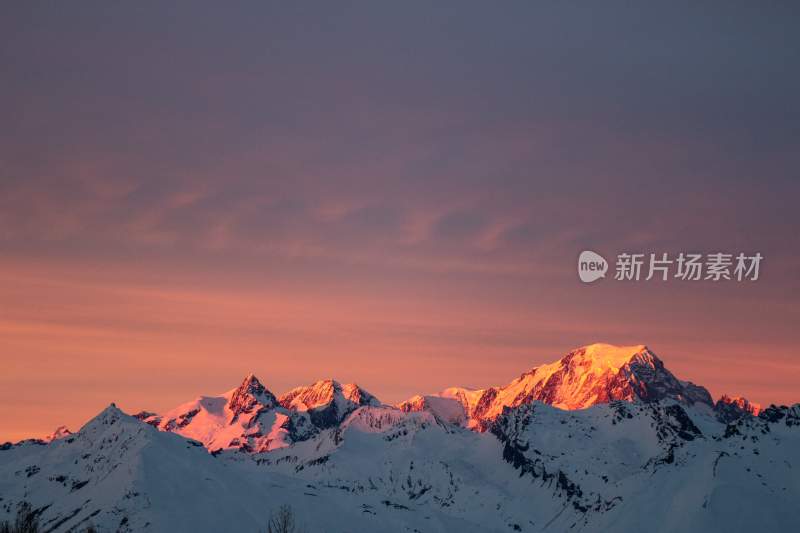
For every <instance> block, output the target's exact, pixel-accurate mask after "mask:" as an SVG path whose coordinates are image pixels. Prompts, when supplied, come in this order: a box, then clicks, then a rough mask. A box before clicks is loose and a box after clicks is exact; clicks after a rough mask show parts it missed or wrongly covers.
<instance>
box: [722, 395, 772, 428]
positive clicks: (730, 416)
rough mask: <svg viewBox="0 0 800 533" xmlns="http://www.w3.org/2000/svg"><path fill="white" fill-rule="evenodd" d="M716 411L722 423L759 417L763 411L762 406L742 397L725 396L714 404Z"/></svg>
mask: <svg viewBox="0 0 800 533" xmlns="http://www.w3.org/2000/svg"><path fill="white" fill-rule="evenodd" d="M714 411H715V412H716V413H717V418H718V419H719V420H720V422H725V423H730V422H733V421H734V420H738V419H739V418H741V417H743V416H747V415H750V416H758V415H759V413H761V412H762V411H763V409H762V408H761V405H759V404H757V403H752V402H750V400H748V399H747V398H742V397H741V396H734V397H730V396H728V395H726V394H723V395H722V396H721V397H720V399H719V400H717V403H716V404H714Z"/></svg>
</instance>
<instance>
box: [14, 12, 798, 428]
mask: <svg viewBox="0 0 800 533" xmlns="http://www.w3.org/2000/svg"><path fill="white" fill-rule="evenodd" d="M154 9H155V7H149V6H142V5H137V4H130V5H125V4H120V5H114V6H106V7H105V8H104V9H97V8H96V6H90V5H88V4H87V5H83V6H76V5H70V6H69V7H63V8H55V7H51V8H44V7H41V6H37V5H33V4H31V3H25V4H20V5H19V6H14V7H13V8H9V9H7V10H4V14H3V16H2V17H0V50H2V53H0V71H2V72H3V83H0V117H3V119H2V121H0V368H2V371H0V441H4V440H8V439H10V440H14V439H19V438H23V437H28V436H42V435H44V434H46V433H49V432H51V431H52V430H53V429H54V428H55V427H56V426H58V425H60V424H67V425H68V426H69V427H70V428H71V429H73V430H75V429H77V428H78V427H79V426H80V425H81V424H82V423H83V422H85V421H86V420H88V419H89V418H90V417H92V416H93V415H94V414H96V413H97V412H98V411H100V410H101V409H102V408H103V407H105V406H106V405H107V404H108V403H110V402H112V401H114V402H117V403H118V404H119V405H121V406H122V407H123V408H124V409H125V410H128V411H130V412H133V411H137V410H140V409H148V410H155V411H161V410H164V409H167V408H171V407H174V406H175V405H177V404H179V403H181V402H184V401H187V400H190V399H192V398H193V397H195V396H197V395H199V394H214V393H219V392H222V391H225V390H227V389H230V388H233V387H234V386H236V385H237V384H238V383H239V382H240V381H241V379H242V378H243V377H244V376H245V375H246V374H248V373H249V372H254V373H256V374H257V375H258V376H259V377H260V378H261V379H262V380H263V381H264V383H265V384H266V385H267V386H268V387H269V388H270V389H271V390H272V391H273V392H275V393H276V394H280V393H281V392H283V391H285V390H287V389H289V388H290V387H293V386H297V385H301V384H307V383H310V382H312V381H314V380H316V379H320V378H326V377H334V378H336V379H338V380H340V381H343V382H350V381H355V382H358V383H359V384H360V385H362V386H363V387H365V388H366V389H367V390H369V391H370V392H372V393H374V394H375V395H377V396H378V397H379V398H380V399H382V400H383V401H385V402H396V401H399V400H402V399H405V398H407V397H408V396H411V395H413V394H417V393H430V392H435V391H438V390H440V389H442V388H444V387H448V386H454V385H463V386H474V387H484V386H489V385H498V384H504V383H507V382H508V381H510V380H511V379H513V378H514V377H516V376H517V375H519V374H520V373H521V372H523V371H526V370H528V369H530V368H531V367H533V366H535V365H537V364H540V363H544V362H550V361H553V360H555V359H557V358H559V357H561V356H562V355H564V354H565V353H566V352H567V351H569V350H570V349H572V348H574V347H577V346H581V345H584V344H588V343H593V342H609V343H614V344H626V345H630V344H647V345H648V346H650V348H651V349H653V350H654V351H655V352H656V353H657V354H658V355H659V356H660V357H661V358H662V359H663V360H664V362H665V364H666V365H667V367H668V368H669V369H671V370H672V371H673V372H674V373H675V374H676V375H677V376H678V377H680V378H682V379H690V380H692V381H694V382H696V383H699V384H702V385H704V386H706V387H708V388H709V389H710V390H711V392H712V394H713V395H714V396H719V395H720V394H722V393H727V394H732V395H735V394H741V395H745V396H747V397H748V398H750V399H751V400H753V401H756V402H761V403H770V402H784V403H790V402H795V401H798V400H800V390H798V383H800V355H798V353H797V346H798V344H800V333H798V330H797V324H800V252H799V250H800V232H798V228H800V211H799V210H798V208H797V198H800V178H798V170H797V169H799V168H800V146H798V139H800V136H798V132H797V124H798V116H800V107H799V106H800V100H798V99H797V97H796V95H797V94H800V71H798V69H789V68H787V65H793V64H795V63H796V57H797V54H798V52H799V51H800V33H798V32H797V31H796V28H795V27H794V26H795V25H794V24H793V22H794V20H796V17H794V16H791V15H793V14H791V13H788V14H787V13H783V12H781V11H782V10H783V9H784V7H782V6H777V5H776V6H770V8H768V9H767V8H763V7H760V8H759V9H757V10H756V9H752V10H751V9H750V8H748V7H744V6H730V8H729V10H728V11H727V16H726V17H717V16H716V15H715V14H714V15H713V16H711V15H710V14H709V13H708V12H706V11H705V9H706V8H704V7H703V6H700V5H698V6H695V7H686V6H682V7H681V8H680V9H677V8H675V7H673V6H672V5H671V4H665V5H663V6H660V7H650V8H649V9H648V10H647V11H646V12H644V11H641V12H640V11H638V10H636V9H625V10H623V11H618V10H614V9H611V8H605V7H601V6H597V7H596V8H593V9H592V10H591V11H590V12H589V11H581V12H577V11H576V10H575V8H574V7H572V6H570V5H568V4H566V3H562V4H553V5H549V6H543V5H537V4H535V3H526V4H521V5H518V6H514V7H513V8H512V7H508V8H507V9H503V10H499V9H493V8H492V6H489V5H488V4H485V5H482V6H481V5H478V4H476V5H462V6H461V7H460V9H459V10H458V13H455V12H453V11H452V10H450V9H447V8H445V7H444V6H439V5H437V6H425V8H424V9H425V12H424V13H421V12H420V9H422V8H421V7H419V6H417V7H414V6H410V5H405V4H391V5H390V4H378V3H373V4H368V5H363V6H358V7H356V6H354V5H350V4H348V5H339V4H329V5H328V4H326V5H322V6H316V8H314V9H311V8H309V7H301V6H292V5H289V4H286V5H277V4H276V5H272V4H263V5H259V6H254V7H253V11H252V12H251V13H248V14H247V15H244V14H243V13H241V12H237V11H235V10H230V9H220V8H218V7H214V6H207V5H202V3H198V4H195V5H194V6H193V8H192V10H191V11H187V10H183V9H182V8H181V7H179V6H177V5H169V6H158V11H157V12H156V11H154ZM676 28H679V31H678V30H676ZM586 249H590V250H595V251H597V252H600V253H602V254H604V255H606V257H609V258H611V257H614V255H616V254H618V253H622V252H631V253H651V252H653V253H663V252H668V253H670V254H677V253H678V252H701V253H712V252H728V253H734V254H735V253H738V252H745V253H748V254H752V253H755V252H760V253H762V254H763V255H764V258H765V259H764V262H763V265H762V273H761V278H760V279H759V280H758V281H757V282H753V283H736V282H731V283H719V284H714V283H711V282H704V281H703V282H680V281H677V280H672V281H669V282H663V283H662V282H649V283H644V282H642V283H621V282H614V281H613V280H611V279H607V280H603V281H601V282H598V283H595V284H592V285H584V284H581V283H580V282H579V281H578V278H577V276H576V272H575V260H576V258H577V256H578V254H579V253H580V252H581V251H582V250H586Z"/></svg>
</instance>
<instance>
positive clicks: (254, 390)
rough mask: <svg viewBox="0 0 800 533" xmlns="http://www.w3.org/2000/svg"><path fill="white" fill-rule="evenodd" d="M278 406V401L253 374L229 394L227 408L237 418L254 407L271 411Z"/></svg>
mask: <svg viewBox="0 0 800 533" xmlns="http://www.w3.org/2000/svg"><path fill="white" fill-rule="evenodd" d="M276 405H278V400H277V398H275V395H274V394H272V393H271V392H270V391H269V390H267V388H266V387H265V386H264V385H263V384H262V383H261V382H260V381H259V380H258V378H257V377H256V376H255V374H252V373H250V374H248V375H247V377H245V378H244V380H243V381H242V384H241V385H239V387H238V388H236V389H235V390H234V391H233V392H232V393H231V398H230V400H229V401H228V408H229V409H230V410H231V411H232V412H233V413H234V416H238V415H239V414H241V413H247V412H250V411H251V410H252V409H253V408H254V407H256V406H261V407H266V408H268V409H271V408H273V407H275V406H276Z"/></svg>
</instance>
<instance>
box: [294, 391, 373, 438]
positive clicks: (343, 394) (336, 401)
mask: <svg viewBox="0 0 800 533" xmlns="http://www.w3.org/2000/svg"><path fill="white" fill-rule="evenodd" d="M279 401H280V404H281V405H282V406H283V407H285V408H286V409H292V410H295V411H300V412H306V413H308V415H309V416H310V417H311V421H312V422H313V423H314V425H315V426H317V427H319V428H322V429H325V428H329V427H333V426H335V425H336V424H338V423H339V422H341V421H342V420H344V418H345V417H346V416H347V415H348V414H350V413H351V412H353V411H354V410H356V409H357V408H358V407H361V406H362V405H380V403H381V402H380V401H379V400H378V399H377V398H375V397H374V396H373V395H372V394H370V393H368V392H367V391H365V390H364V389H362V388H361V387H359V386H358V385H356V384H355V383H347V384H346V385H341V384H340V383H339V382H338V381H335V380H332V379H326V380H322V381H317V382H316V383H313V384H311V385H309V386H307V387H297V388H295V389H292V390H290V391H289V392H287V393H286V394H284V395H282V396H281V397H280V400H279Z"/></svg>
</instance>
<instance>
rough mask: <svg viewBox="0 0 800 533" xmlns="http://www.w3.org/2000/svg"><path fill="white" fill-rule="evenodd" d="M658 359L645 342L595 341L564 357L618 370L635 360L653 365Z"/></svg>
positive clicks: (585, 363)
mask: <svg viewBox="0 0 800 533" xmlns="http://www.w3.org/2000/svg"><path fill="white" fill-rule="evenodd" d="M657 359H658V358H657V357H656V355H655V354H654V353H653V352H651V351H650V349H649V348H648V347H647V346H646V345H644V344H637V345H631V346H615V345H613V344H606V343H595V344H589V345H587V346H583V347H581V348H577V349H575V350H573V351H571V352H570V353H569V354H567V355H566V356H564V357H563V358H562V361H565V360H566V361H580V362H581V363H583V365H584V366H587V367H590V368H595V369H602V370H617V371H618V370H619V369H620V368H622V367H623V366H625V365H626V364H628V363H631V362H634V361H635V362H638V363H643V364H646V365H648V366H653V365H654V364H655V361H656V360H657Z"/></svg>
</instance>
